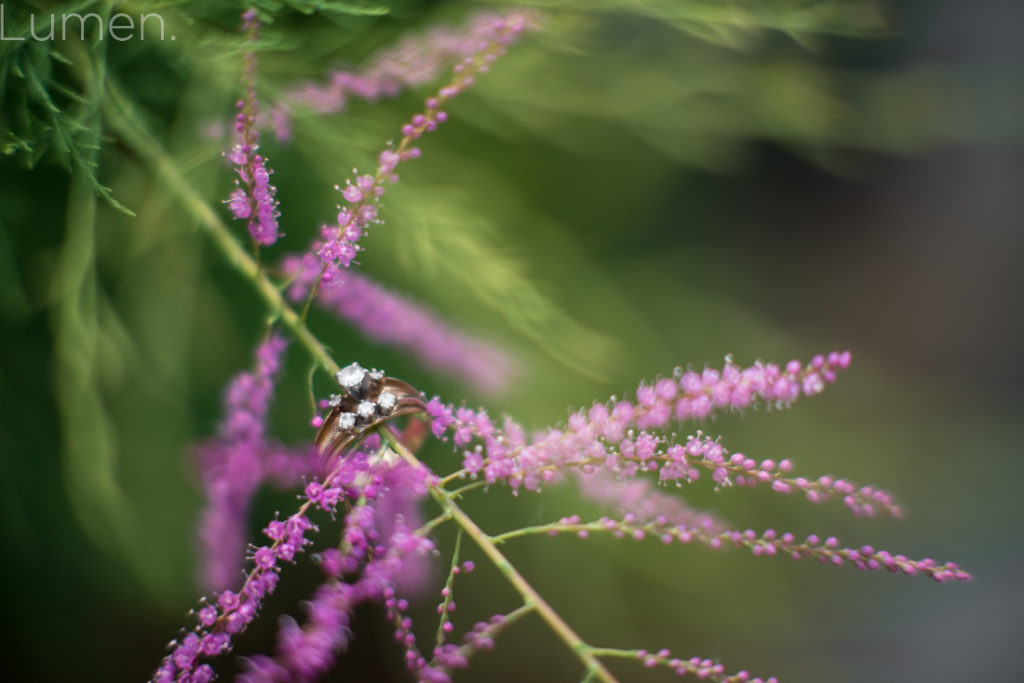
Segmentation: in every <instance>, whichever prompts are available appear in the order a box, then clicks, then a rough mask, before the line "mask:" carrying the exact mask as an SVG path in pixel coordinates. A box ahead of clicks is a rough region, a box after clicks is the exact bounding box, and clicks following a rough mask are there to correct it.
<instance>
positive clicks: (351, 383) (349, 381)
mask: <svg viewBox="0 0 1024 683" xmlns="http://www.w3.org/2000/svg"><path fill="white" fill-rule="evenodd" d="M364 377H366V370H364V369H363V367H362V366H361V365H359V363H353V364H352V365H349V366H348V367H345V368H342V369H341V370H338V372H337V374H335V375H334V379H336V380H338V384H340V385H341V386H343V387H345V388H346V389H348V390H349V391H353V390H355V389H356V388H358V387H359V385H360V384H362V383H363V378H364Z"/></svg>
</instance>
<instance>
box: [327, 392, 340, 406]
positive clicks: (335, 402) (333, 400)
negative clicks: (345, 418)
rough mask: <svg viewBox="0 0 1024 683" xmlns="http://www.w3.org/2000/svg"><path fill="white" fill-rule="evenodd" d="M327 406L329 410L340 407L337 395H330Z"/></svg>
mask: <svg viewBox="0 0 1024 683" xmlns="http://www.w3.org/2000/svg"><path fill="white" fill-rule="evenodd" d="M327 405H329V406H330V407H331V408H337V407H338V406H340V405H341V396H338V395H337V394H331V398H330V399H328V401H327Z"/></svg>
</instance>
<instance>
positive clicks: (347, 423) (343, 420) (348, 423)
mask: <svg viewBox="0 0 1024 683" xmlns="http://www.w3.org/2000/svg"><path fill="white" fill-rule="evenodd" d="M336 424H337V427H338V429H352V428H353V427H355V426H356V416H355V415H353V414H352V413H339V415H338V422H337V423H336Z"/></svg>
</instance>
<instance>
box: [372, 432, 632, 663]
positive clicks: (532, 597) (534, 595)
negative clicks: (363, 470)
mask: <svg viewBox="0 0 1024 683" xmlns="http://www.w3.org/2000/svg"><path fill="white" fill-rule="evenodd" d="M379 432H380V434H381V436H383V437H384V438H385V439H387V441H388V442H389V444H390V445H391V447H392V448H393V449H394V450H395V452H396V453H397V454H398V455H399V456H401V458H402V459H403V460H405V461H406V462H407V463H409V464H410V465H411V466H413V467H421V466H422V465H421V463H420V461H419V460H418V459H417V458H416V456H415V455H413V454H412V452H411V451H410V450H409V449H408V448H406V447H405V445H404V444H402V442H401V441H399V440H398V438H397V437H396V436H395V434H394V433H393V432H391V431H390V430H389V429H380V430H379ZM430 495H431V497H432V498H433V499H434V501H435V502H436V503H437V504H438V505H439V506H440V507H441V509H442V510H444V511H445V512H447V513H449V514H450V515H451V518H452V519H453V520H454V521H455V523H456V524H458V525H459V526H460V527H461V528H462V530H463V531H465V532H466V535H467V536H469V537H470V538H472V539H473V541H474V542H475V543H476V544H477V545H478V546H479V547H480V549H481V550H482V551H483V552H484V554H485V555H487V558H488V559H489V560H490V561H491V562H492V563H493V564H494V566H495V567H496V568H497V570H498V572H500V573H501V575H502V576H504V577H505V579H506V580H507V581H508V582H509V583H510V584H512V587H513V588H515V590H516V592H518V593H519V595H520V596H521V597H522V598H523V603H524V604H526V605H531V606H533V608H534V609H536V610H537V614H539V615H540V617H541V619H543V620H544V621H545V622H547V624H548V626H550V627H551V630H553V631H554V632H555V633H556V634H557V635H558V637H559V638H561V639H562V641H563V642H564V643H565V644H566V646H567V647H568V648H569V649H570V650H571V651H572V652H573V654H575V655H576V657H577V658H579V660H580V661H581V662H582V663H583V665H584V666H585V667H586V669H587V672H588V675H590V676H592V677H593V678H594V679H595V680H598V681H602V682H603V683H614V682H615V681H616V680H617V679H616V678H615V676H613V675H612V672H611V671H609V670H608V669H607V667H605V665H604V664H603V663H602V662H601V661H600V660H599V659H598V658H597V657H595V656H594V655H593V654H592V652H591V651H592V649H593V648H592V647H591V646H590V645H588V644H587V643H586V642H584V640H583V639H582V638H580V636H579V635H578V634H577V633H576V631H574V630H573V629H572V627H571V626H569V624H567V623H566V622H565V620H564V619H562V617H561V616H559V615H558V613H557V612H556V611H555V610H554V608H553V607H551V605H549V604H548V602H547V601H546V600H545V599H544V598H543V597H542V596H541V595H540V593H538V592H537V590H536V589H535V588H534V587H533V586H532V585H531V584H530V583H529V582H528V581H527V580H526V579H525V578H524V577H523V575H522V574H520V573H519V570H517V569H516V568H515V567H514V566H513V565H512V563H511V562H509V560H508V558H506V557H505V556H504V555H503V554H502V552H501V551H500V550H498V547H497V546H496V545H495V544H494V542H493V541H492V540H491V537H490V536H488V535H487V534H486V533H485V532H484V530H483V529H481V528H480V527H479V526H477V523H476V522H474V521H473V519H472V518H471V517H470V516H469V515H467V514H466V513H465V512H463V510H462V508H460V507H459V506H458V504H457V503H456V502H455V501H454V500H453V499H452V496H451V494H450V493H449V492H448V491H446V490H445V489H443V488H441V487H440V486H438V485H437V484H430Z"/></svg>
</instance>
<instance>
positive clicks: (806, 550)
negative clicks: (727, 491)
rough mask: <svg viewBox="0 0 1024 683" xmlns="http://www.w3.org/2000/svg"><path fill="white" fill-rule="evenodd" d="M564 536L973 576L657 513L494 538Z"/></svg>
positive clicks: (948, 577)
mask: <svg viewBox="0 0 1024 683" xmlns="http://www.w3.org/2000/svg"><path fill="white" fill-rule="evenodd" d="M566 533H569V534H575V535H577V536H579V537H580V538H588V537H589V536H590V535H591V534H594V533H608V534H611V535H612V536H614V537H615V538H632V539H634V540H637V541H641V540H643V539H645V538H647V537H652V538H658V539H660V540H661V542H662V543H664V544H665V545H669V544H671V543H673V542H679V543H684V544H685V543H691V542H697V543H703V544H704V545H706V546H708V547H709V548H711V549H713V550H718V549H719V548H723V547H725V546H726V545H727V544H732V545H733V547H737V548H739V547H746V548H748V549H749V550H750V552H751V553H753V554H754V555H755V556H756V557H773V556H775V555H780V556H789V557H790V558H791V559H794V560H799V559H801V558H805V557H806V558H812V559H815V560H817V561H818V562H820V563H822V564H831V565H834V566H840V565H843V564H849V565H851V566H853V567H855V568H856V569H859V570H861V571H878V570H880V569H885V570H887V571H889V572H893V573H896V572H901V573H903V574H906V575H908V576H913V575H915V574H920V575H921V576H927V577H929V578H932V579H934V580H935V581H937V582H939V583H943V582H945V581H952V580H956V581H966V580H968V579H970V578H971V577H970V575H969V574H968V573H967V572H965V571H963V570H962V569H960V568H959V567H958V566H957V565H956V563H955V562H946V563H943V564H940V563H938V562H936V561H935V560H933V559H931V558H925V559H922V560H914V559H910V558H908V557H906V556H905V555H893V554H891V553H889V552H887V551H885V550H876V549H875V548H873V547H872V546H870V545H864V546H861V547H860V548H844V547H842V546H841V545H840V544H839V540H838V539H837V538H836V537H835V536H829V537H827V538H825V539H821V538H820V537H819V536H817V535H815V534H811V535H810V536H808V537H807V538H806V539H805V540H803V541H798V540H797V539H796V537H795V536H794V535H793V534H791V533H789V532H785V533H781V534H780V533H778V532H776V531H775V530H774V529H766V530H765V531H763V532H761V533H760V534H758V533H757V532H756V531H754V530H753V529H746V530H744V531H736V530H725V531H719V530H715V529H714V528H713V527H712V523H711V522H710V520H703V521H701V522H699V523H697V524H673V523H672V522H671V521H669V519H668V518H667V517H666V516H665V515H659V516H658V517H656V518H655V519H653V520H651V521H649V522H641V521H640V520H639V519H638V518H637V517H636V516H635V515H633V514H632V513H628V514H626V515H625V516H624V517H623V518H622V519H621V520H618V519H613V518H611V517H601V518H600V519H599V520H597V521H596V522H588V523H583V522H581V521H580V518H579V516H578V515H570V516H569V517H564V518H562V519H560V520H559V521H557V522H555V523H552V524H545V525H541V526H536V527H526V528H524V529H519V530H517V531H512V532H509V533H507V534H503V535H500V536H497V537H496V540H497V541H499V542H503V541H505V540H507V539H511V538H518V537H521V536H526V535H534V534H536V535H540V534H543V535H547V536H557V535H558V534H566Z"/></svg>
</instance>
